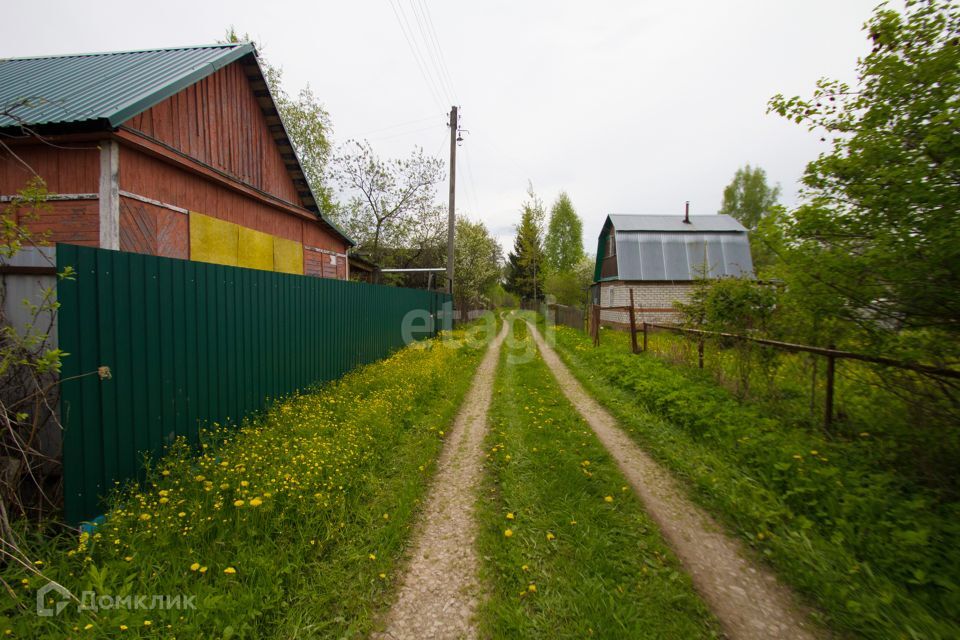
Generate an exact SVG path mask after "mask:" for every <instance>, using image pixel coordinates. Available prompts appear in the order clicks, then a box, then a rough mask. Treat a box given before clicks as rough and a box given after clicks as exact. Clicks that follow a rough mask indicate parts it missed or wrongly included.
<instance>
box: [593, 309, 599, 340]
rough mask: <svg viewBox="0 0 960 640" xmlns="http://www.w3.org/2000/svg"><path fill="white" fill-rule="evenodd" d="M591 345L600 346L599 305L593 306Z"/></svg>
mask: <svg viewBox="0 0 960 640" xmlns="http://www.w3.org/2000/svg"><path fill="white" fill-rule="evenodd" d="M593 346H595V347H599V346H600V306H599V305H594V306H593Z"/></svg>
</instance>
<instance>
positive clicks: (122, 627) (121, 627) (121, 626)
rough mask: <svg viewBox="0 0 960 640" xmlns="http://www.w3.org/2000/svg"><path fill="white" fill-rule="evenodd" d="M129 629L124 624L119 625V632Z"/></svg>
mask: <svg viewBox="0 0 960 640" xmlns="http://www.w3.org/2000/svg"><path fill="white" fill-rule="evenodd" d="M129 628H130V627H128V626H127V625H125V624H122V625H120V631H126V630H127V629H129Z"/></svg>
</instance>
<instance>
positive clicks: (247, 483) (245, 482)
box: [240, 480, 250, 487]
mask: <svg viewBox="0 0 960 640" xmlns="http://www.w3.org/2000/svg"><path fill="white" fill-rule="evenodd" d="M240 486H241V487H249V486H250V483H249V482H247V481H246V480H241V481H240Z"/></svg>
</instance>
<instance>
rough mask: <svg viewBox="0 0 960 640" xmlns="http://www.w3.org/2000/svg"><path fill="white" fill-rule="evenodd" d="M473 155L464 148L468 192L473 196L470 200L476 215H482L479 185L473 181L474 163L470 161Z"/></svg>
mask: <svg viewBox="0 0 960 640" xmlns="http://www.w3.org/2000/svg"><path fill="white" fill-rule="evenodd" d="M471 155H472V154H470V153H468V152H467V149H466V147H464V153H463V160H464V165H465V166H466V169H467V184H468V185H469V190H468V192H469V193H471V194H472V195H471V197H470V199H471V200H472V201H473V207H474V213H475V214H477V215H480V198H479V197H478V196H477V185H476V183H475V182H474V181H473V166H472V165H473V163H472V162H471V161H470V156H471Z"/></svg>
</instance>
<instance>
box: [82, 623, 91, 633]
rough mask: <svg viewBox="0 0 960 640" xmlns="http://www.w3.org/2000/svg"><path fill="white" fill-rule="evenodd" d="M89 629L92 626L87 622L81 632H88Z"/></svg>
mask: <svg viewBox="0 0 960 640" xmlns="http://www.w3.org/2000/svg"><path fill="white" fill-rule="evenodd" d="M90 629H93V625H92V624H91V623H89V622H88V623H87V624H86V625H84V627H83V630H84V631H90Z"/></svg>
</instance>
